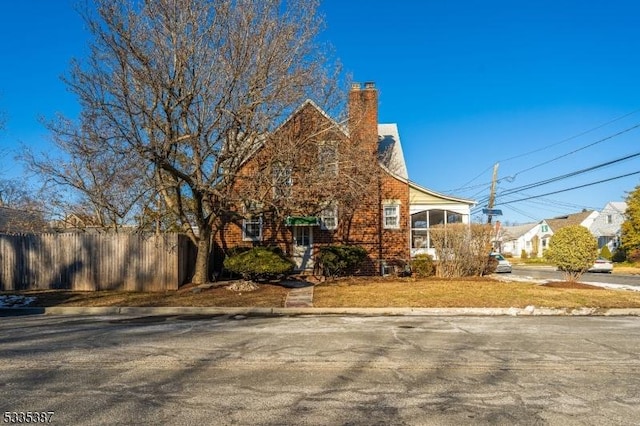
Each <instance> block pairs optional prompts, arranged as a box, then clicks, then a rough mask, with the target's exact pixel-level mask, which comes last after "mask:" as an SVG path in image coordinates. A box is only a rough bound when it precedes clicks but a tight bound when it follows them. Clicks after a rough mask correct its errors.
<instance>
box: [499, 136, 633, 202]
mask: <svg viewBox="0 0 640 426" xmlns="http://www.w3.org/2000/svg"><path fill="white" fill-rule="evenodd" d="M639 126H640V125H639ZM638 156H640V152H636V153H635V154H629V155H625V156H624V157H620V158H616V159H615V160H611V161H607V162H605V163H600V164H596V165H595V166H591V167H587V168H586V169H581V170H577V171H574V172H570V173H566V174H564V175H560V176H556V177H553V178H549V179H546V180H543V181H539V182H534V183H530V184H527V185H523V186H520V187H517V188H512V189H510V190H506V191H504V192H501V193H499V194H498V196H504V195H509V194H514V193H517V192H520V191H522V190H527V189H532V188H537V187H539V186H543V185H547V184H550V183H553V182H557V181H560V180H564V179H568V178H570V177H574V176H578V175H581V174H583V173H588V172H591V171H594V170H597V169H601V168H603V167H607V166H610V165H612V164H616V163H620V162H622V161H625V160H629V159H631V158H635V157H638Z"/></svg>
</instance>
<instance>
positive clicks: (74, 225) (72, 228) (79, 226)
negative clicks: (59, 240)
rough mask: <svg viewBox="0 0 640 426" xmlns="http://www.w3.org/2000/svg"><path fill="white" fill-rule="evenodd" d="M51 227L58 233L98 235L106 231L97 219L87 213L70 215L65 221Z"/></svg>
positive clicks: (57, 222)
mask: <svg viewBox="0 0 640 426" xmlns="http://www.w3.org/2000/svg"><path fill="white" fill-rule="evenodd" d="M51 227H52V228H54V229H55V230H56V231H58V232H87V233H98V232H100V231H101V230H102V229H104V226H102V225H100V221H99V219H98V218H97V217H95V216H92V215H89V214H85V213H69V214H67V215H66V216H65V217H64V219H61V220H56V221H54V222H53V223H52V224H51Z"/></svg>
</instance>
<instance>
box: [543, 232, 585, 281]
mask: <svg viewBox="0 0 640 426" xmlns="http://www.w3.org/2000/svg"><path fill="white" fill-rule="evenodd" d="M544 256H545V259H546V260H547V261H549V262H551V263H553V264H555V265H556V266H558V269H560V270H561V271H562V272H563V273H564V276H565V279H566V280H567V281H572V282H575V281H577V280H578V279H579V278H580V276H581V275H582V274H583V273H585V272H586V271H587V270H588V269H589V268H590V267H591V266H592V265H593V262H595V260H596V258H597V257H598V241H597V240H596V239H595V237H594V236H593V235H592V234H591V232H589V230H588V229H587V228H585V227H584V226H580V225H572V226H566V227H564V228H561V229H560V230H558V232H556V233H555V234H553V236H552V237H551V241H550V242H549V248H548V249H547V250H546V251H545V252H544Z"/></svg>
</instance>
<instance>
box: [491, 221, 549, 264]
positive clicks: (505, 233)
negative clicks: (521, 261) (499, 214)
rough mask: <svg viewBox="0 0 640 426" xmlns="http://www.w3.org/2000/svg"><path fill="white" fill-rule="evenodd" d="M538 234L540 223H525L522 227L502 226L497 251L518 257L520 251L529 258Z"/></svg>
mask: <svg viewBox="0 0 640 426" xmlns="http://www.w3.org/2000/svg"><path fill="white" fill-rule="evenodd" d="M539 232H540V223H525V224H522V225H514V226H503V227H502V229H501V232H500V236H499V241H500V248H499V250H498V251H500V252H501V253H504V254H510V255H512V256H514V257H520V256H521V255H522V250H524V251H525V252H526V253H527V257H529V256H531V253H532V251H533V241H534V237H535V236H536V235H538V234H539Z"/></svg>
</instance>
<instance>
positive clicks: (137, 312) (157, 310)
mask: <svg viewBox="0 0 640 426" xmlns="http://www.w3.org/2000/svg"><path fill="white" fill-rule="evenodd" d="M21 315H133V316H144V315H247V316H251V315H255V316H269V315H276V316H300V315H346V316H430V317H435V316H443V317H446V316H478V317H480V316H512V317H530V316H609V317H612V316H640V308H630V309H619V308H616V309H601V308H576V309H572V308H537V307H534V306H528V307H526V308H216V307H116V306H109V307H61V306H52V307H30V308H29V307H26V308H0V316H21Z"/></svg>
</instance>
